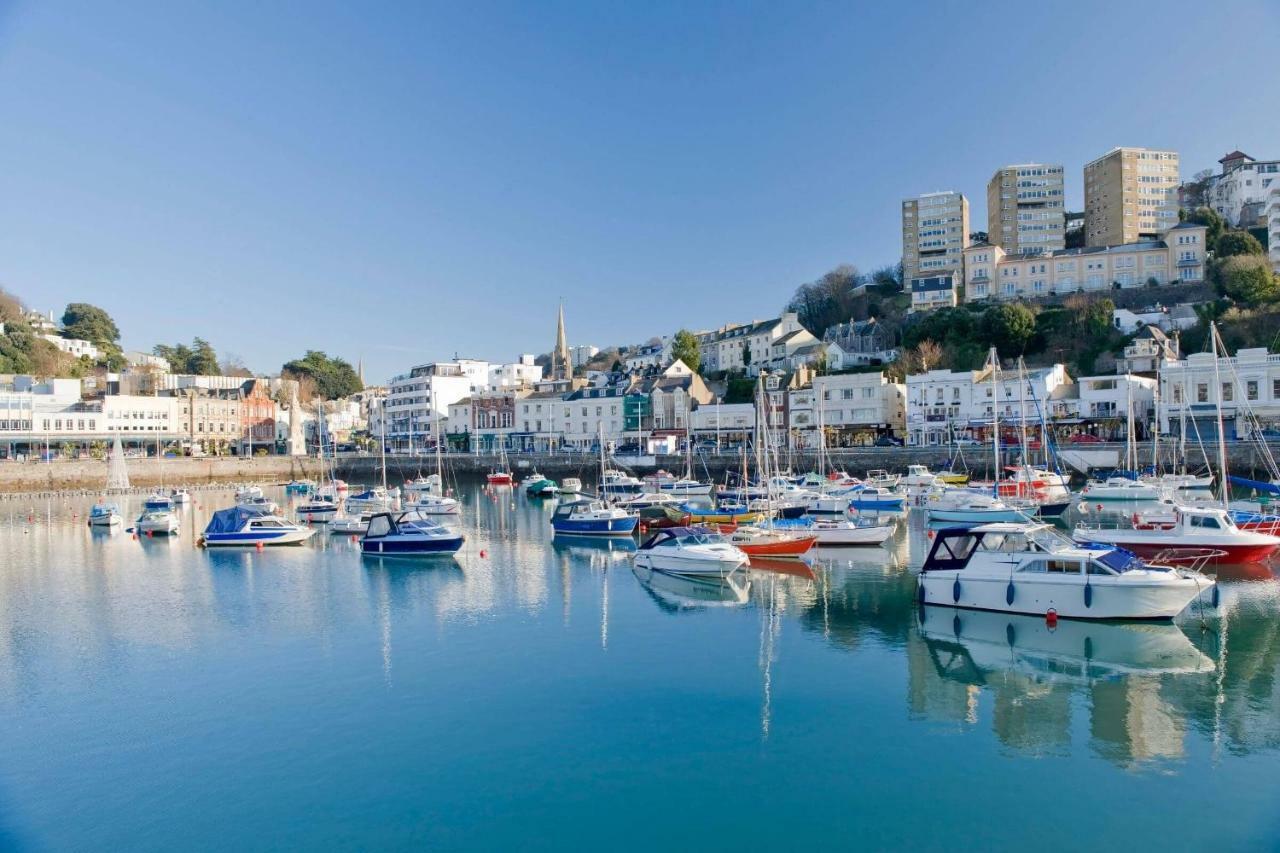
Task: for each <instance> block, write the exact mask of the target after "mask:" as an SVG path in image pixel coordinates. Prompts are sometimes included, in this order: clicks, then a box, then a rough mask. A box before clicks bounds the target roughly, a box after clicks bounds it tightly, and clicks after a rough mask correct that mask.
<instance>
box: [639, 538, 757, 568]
mask: <svg viewBox="0 0 1280 853" xmlns="http://www.w3.org/2000/svg"><path fill="white" fill-rule="evenodd" d="M747 560H748V557H747V555H746V554H745V553H743V552H742V551H741V550H740V549H739V548H737V547H736V546H734V545H733V544H732V543H731V542H730V541H729V540H728V539H727V538H725V537H724V536H722V535H721V534H719V533H716V532H715V531H713V530H711V529H710V528H707V527H668V528H664V529H662V530H659V531H657V532H656V533H654V534H653V535H652V536H650V537H649V538H648V539H647V540H645V542H644V544H643V545H641V546H640V549H639V550H638V551H636V556H635V565H636V567H637V568H640V569H645V570H647V571H651V572H665V573H667V574H673V575H683V576H699V577H700V576H710V577H716V578H723V577H727V576H728V575H730V574H732V573H733V572H736V571H737V570H738V569H740V568H742V567H743V566H745V565H746V564H747Z"/></svg>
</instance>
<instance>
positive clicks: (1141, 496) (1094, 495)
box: [1080, 477, 1164, 501]
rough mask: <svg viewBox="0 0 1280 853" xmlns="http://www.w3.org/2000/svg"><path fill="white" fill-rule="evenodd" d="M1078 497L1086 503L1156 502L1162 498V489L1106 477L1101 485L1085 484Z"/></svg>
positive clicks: (1154, 485) (1151, 484)
mask: <svg viewBox="0 0 1280 853" xmlns="http://www.w3.org/2000/svg"><path fill="white" fill-rule="evenodd" d="M1080 496H1081V497H1082V498H1083V499H1084V500H1087V501H1158V500H1160V499H1161V498H1163V497H1164V489H1162V488H1161V487H1160V486H1158V485H1156V484H1154V483H1143V482H1140V481H1138V480H1131V479H1129V478H1128V477H1108V478H1107V479H1106V480H1104V481H1102V482H1101V483H1098V482H1093V483H1088V484H1086V485H1085V487H1084V488H1083V489H1081V491H1080Z"/></svg>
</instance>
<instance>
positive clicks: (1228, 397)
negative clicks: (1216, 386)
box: [1222, 382, 1236, 403]
mask: <svg viewBox="0 0 1280 853" xmlns="http://www.w3.org/2000/svg"><path fill="white" fill-rule="evenodd" d="M1235 390H1236V389H1235V386H1233V385H1232V384H1231V383H1230V382H1223V383H1222V401H1223V402H1224V403H1228V402H1230V401H1232V400H1234V399H1235Z"/></svg>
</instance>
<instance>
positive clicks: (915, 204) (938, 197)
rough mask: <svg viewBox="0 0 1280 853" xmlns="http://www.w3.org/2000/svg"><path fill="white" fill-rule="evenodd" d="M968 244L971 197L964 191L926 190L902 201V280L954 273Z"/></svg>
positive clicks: (961, 265) (960, 268)
mask: <svg viewBox="0 0 1280 853" xmlns="http://www.w3.org/2000/svg"><path fill="white" fill-rule="evenodd" d="M968 245H969V200H968V199H967V198H965V197H964V196H963V195H962V194H961V193H957V192H938V193H926V194H925V195H922V196H917V197H916V198H909V199H906V200H905V201H903V202H902V281H903V283H904V284H905V286H906V289H908V290H909V289H910V286H911V281H912V279H916V278H929V277H933V276H940V275H948V274H952V275H955V276H956V278H957V280H958V279H959V277H960V276H961V274H962V272H963V269H964V249H965V246H968Z"/></svg>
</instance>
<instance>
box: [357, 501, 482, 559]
mask: <svg viewBox="0 0 1280 853" xmlns="http://www.w3.org/2000/svg"><path fill="white" fill-rule="evenodd" d="M465 541H466V537H464V536H463V535H462V533H461V532H459V531H457V530H454V529H453V528H450V527H446V526H445V525H443V524H441V523H440V522H438V521H435V520H434V519H430V518H426V517H425V516H421V515H418V514H417V513H416V512H412V511H410V512H400V513H391V512H378V513H374V514H373V515H372V516H371V517H370V518H369V523H368V527H367V529H366V531H365V534H364V536H363V537H362V538H361V539H360V551H361V553H363V554H371V555H374V556H382V557H414V556H427V555H443V554H453V553H455V552H456V551H457V550H458V549H459V548H461V547H462V543H463V542H465Z"/></svg>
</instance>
